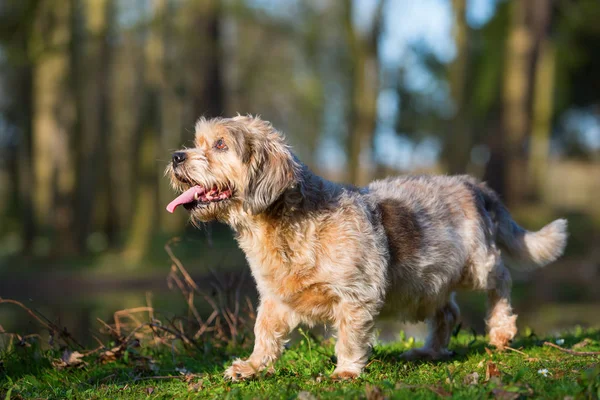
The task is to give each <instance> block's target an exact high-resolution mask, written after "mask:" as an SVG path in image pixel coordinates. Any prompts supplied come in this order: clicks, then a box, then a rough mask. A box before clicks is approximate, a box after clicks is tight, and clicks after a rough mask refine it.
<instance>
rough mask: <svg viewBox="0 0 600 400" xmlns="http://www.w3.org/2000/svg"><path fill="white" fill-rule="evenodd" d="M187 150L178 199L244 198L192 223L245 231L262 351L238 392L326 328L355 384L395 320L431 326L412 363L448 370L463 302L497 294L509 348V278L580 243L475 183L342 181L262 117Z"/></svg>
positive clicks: (219, 128) (216, 204) (495, 313)
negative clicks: (294, 339)
mask: <svg viewBox="0 0 600 400" xmlns="http://www.w3.org/2000/svg"><path fill="white" fill-rule="evenodd" d="M219 140H222V141H224V143H225V144H226V147H227V150H224V149H222V148H219V147H217V146H216V143H217V142H218V141H219ZM184 151H185V152H186V155H187V158H186V160H185V162H184V163H174V164H173V165H170V166H169V167H168V168H167V174H168V175H169V176H170V177H171V181H172V183H173V186H174V188H175V189H176V190H179V191H182V190H186V189H188V188H191V187H192V186H193V187H194V189H192V190H196V189H197V187H198V186H201V187H203V188H212V187H218V188H223V189H225V190H226V192H228V193H231V195H229V196H228V198H227V199H225V200H223V201H209V202H204V203H202V204H195V205H194V204H192V205H191V207H192V208H193V209H192V210H191V212H190V216H191V219H192V221H194V222H195V223H198V222H201V221H211V220H219V221H222V222H225V223H227V224H229V225H230V226H231V227H232V228H233V230H234V231H235V235H236V239H237V241H238V243H239V245H240V247H241V248H242V250H243V251H244V252H245V254H246V258H247V260H248V263H249V265H250V269H251V271H252V275H253V277H254V279H255V281H256V284H257V287H258V292H259V294H260V306H259V310H258V315H257V321H256V325H255V328H254V330H255V336H256V342H255V347H254V351H253V352H252V355H251V356H250V357H249V358H248V359H247V360H236V361H235V362H234V363H233V364H232V366H231V367H230V368H228V369H227V371H226V372H225V376H226V377H227V378H229V379H232V380H239V379H246V378H250V377H253V376H256V375H257V374H259V373H260V371H263V370H267V371H272V370H273V364H274V362H275V361H276V360H277V359H278V357H279V356H280V354H281V352H282V350H283V345H284V343H285V340H286V337H287V335H288V334H289V332H290V331H291V330H292V329H294V328H295V327H296V326H297V325H298V324H299V323H305V324H308V325H309V326H310V325H313V324H315V323H317V322H326V323H328V324H330V325H331V326H332V327H333V328H334V329H335V331H336V334H337V339H338V340H337V343H336V348H335V350H336V354H337V358H338V363H337V367H336V369H335V371H334V373H333V377H334V378H336V379H347V378H354V377H356V376H358V375H359V374H360V372H361V370H362V368H363V367H364V365H365V364H366V362H367V359H368V356H369V352H370V348H371V344H372V341H373V327H374V322H375V318H376V317H378V316H379V315H382V314H386V315H393V316H395V317H397V318H399V319H402V320H406V321H422V320H426V321H427V322H428V325H429V327H430V334H429V337H428V339H427V341H426V344H425V346H424V347H423V348H422V349H414V350H411V351H410V352H407V353H405V355H404V357H405V358H406V359H417V358H419V359H441V358H445V357H448V356H449V355H450V354H451V352H450V351H448V344H449V341H450V334H451V332H452V328H453V326H454V324H455V323H456V322H457V320H458V318H459V315H460V313H459V310H458V306H457V305H456V303H455V301H454V292H455V291H456V290H459V289H462V290H479V291H485V292H487V293H488V299H489V314H488V319H487V325H488V328H489V333H490V343H492V344H493V345H495V346H496V347H498V348H503V347H505V346H506V345H507V344H508V343H509V342H510V340H511V339H512V338H513V337H514V335H515V334H516V315H514V314H513V312H512V308H511V306H510V273H509V271H508V269H507V268H506V266H505V265H509V266H513V265H516V264H513V262H516V263H518V264H519V265H523V266H524V268H533V267H539V266H542V265H545V264H547V263H549V262H551V261H553V260H554V259H556V258H557V257H558V256H560V254H562V251H563V249H564V246H565V243H566V221H564V220H557V221H555V222H553V223H552V224H549V225H548V226H547V227H545V228H544V229H542V230H541V231H540V232H528V231H526V230H524V229H523V228H521V227H520V226H518V225H517V224H516V223H515V222H514V221H513V220H512V218H511V217H510V214H509V212H508V210H506V208H505V207H504V206H503V205H502V203H501V202H500V201H499V199H498V198H497V196H496V194H495V193H494V192H493V191H491V190H490V189H489V188H488V187H487V186H485V185H484V184H482V183H480V182H478V181H477V180H475V179H474V178H471V177H468V176H455V177H445V176H415V177H396V178H388V179H385V180H381V181H376V182H373V183H371V184H370V185H369V186H367V187H365V188H355V187H352V186H348V185H341V184H337V183H333V182H329V181H327V180H325V179H323V178H321V177H319V176H317V175H315V174H313V173H312V172H311V171H310V170H309V169H308V168H307V167H306V166H305V165H303V164H302V163H301V162H300V161H299V160H298V159H297V158H296V157H295V156H294V155H293V154H292V152H291V150H290V148H289V147H288V146H287V145H286V144H285V142H284V140H283V137H282V136H281V135H280V134H279V133H278V132H277V131H276V130H275V129H274V128H273V127H272V126H271V125H270V124H269V123H268V122H266V121H263V120H261V119H259V118H253V117H243V116H238V117H234V118H227V119H213V120H206V119H201V120H200V121H199V122H198V124H197V125H196V147H195V148H193V149H186V150H184ZM175 164H177V165H175Z"/></svg>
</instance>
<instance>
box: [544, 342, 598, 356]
mask: <svg viewBox="0 0 600 400" xmlns="http://www.w3.org/2000/svg"><path fill="white" fill-rule="evenodd" d="M544 346H550V347H554V348H555V349H558V350H560V351H562V352H563V353H567V354H571V355H573V356H599V355H600V351H575V350H570V349H565V348H564V347H560V346H558V345H556V344H554V343H550V342H544Z"/></svg>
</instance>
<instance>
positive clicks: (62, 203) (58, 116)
mask: <svg viewBox="0 0 600 400" xmlns="http://www.w3.org/2000/svg"><path fill="white" fill-rule="evenodd" d="M54 3H55V2H51V1H47V2H42V3H41V4H40V9H39V10H38V13H37V21H36V29H35V39H34V41H35V44H36V45H37V46H39V47H38V49H42V50H43V52H42V53H41V54H40V58H39V61H38V62H37V64H36V66H35V69H34V76H33V79H34V92H35V96H34V97H35V100H34V101H35V103H34V122H33V148H32V150H33V163H34V174H35V185H34V186H33V188H34V189H35V196H34V207H35V218H36V221H37V224H38V225H39V226H40V227H42V228H44V229H45V230H48V229H50V230H51V231H55V232H56V238H55V240H54V244H53V245H54V247H53V252H54V253H62V254H65V253H72V252H73V251H74V249H75V240H74V230H73V229H72V228H73V190H74V186H75V185H74V183H75V174H74V168H73V167H74V164H73V163H74V160H73V151H72V137H71V132H72V130H73V122H74V109H73V98H72V95H71V93H70V90H65V86H67V85H66V83H67V81H68V79H69V78H70V65H69V62H70V59H69V43H70V41H71V24H70V22H71V20H70V18H71V7H70V6H69V5H68V4H61V6H60V7H58V6H57V4H54Z"/></svg>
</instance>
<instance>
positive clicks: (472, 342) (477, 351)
mask: <svg viewBox="0 0 600 400" xmlns="http://www.w3.org/2000/svg"><path fill="white" fill-rule="evenodd" d="M557 339H560V340H561V341H560V346H561V347H563V348H566V349H570V348H571V347H572V346H573V345H575V344H577V343H579V342H581V341H582V340H583V339H590V340H592V341H594V342H596V343H598V342H600V330H586V331H584V330H580V329H576V330H575V331H570V332H569V331H567V332H563V333H561V335H560V338H559V337H554V338H553V337H549V336H544V337H539V336H537V335H536V334H535V333H531V334H529V335H528V336H526V337H517V338H516V339H515V340H514V341H513V342H512V343H511V344H510V347H511V348H512V349H515V350H518V351H521V352H525V353H526V352H527V350H532V349H540V348H542V347H544V342H552V343H554V342H555V340H557ZM416 347H420V345H419V346H408V345H405V346H402V345H395V346H378V347H375V348H374V349H373V355H372V356H371V359H372V360H378V361H379V362H383V363H401V364H406V365H415V366H418V365H422V364H426V363H427V364H445V363H453V362H455V361H459V362H464V361H466V360H467V359H469V357H472V356H476V355H483V354H485V353H487V352H489V351H493V352H496V351H497V350H496V349H495V347H494V346H492V345H490V344H489V343H488V342H487V340H486V338H485V337H483V336H477V335H474V334H472V335H469V334H466V333H461V334H460V335H453V338H452V340H451V342H450V350H451V351H453V353H454V354H453V355H452V356H451V357H449V358H445V359H441V360H434V361H431V360H423V361H419V360H417V361H407V360H404V359H403V358H402V354H403V353H405V352H406V351H408V350H411V349H412V348H416ZM505 351H506V352H510V351H511V350H510V349H509V350H505ZM554 351H560V350H557V349H554Z"/></svg>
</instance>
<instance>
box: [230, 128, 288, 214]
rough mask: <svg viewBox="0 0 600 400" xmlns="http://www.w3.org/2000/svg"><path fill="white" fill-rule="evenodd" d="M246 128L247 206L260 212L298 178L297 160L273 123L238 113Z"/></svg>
mask: <svg viewBox="0 0 600 400" xmlns="http://www.w3.org/2000/svg"><path fill="white" fill-rule="evenodd" d="M236 119H237V120H238V121H241V122H243V123H244V125H245V128H246V137H245V139H246V152H247V153H246V154H245V156H244V161H245V163H246V165H247V166H248V171H247V172H248V173H247V183H246V189H245V201H244V209H245V210H246V211H247V212H249V213H251V214H254V215H256V214H260V213H262V212H264V211H265V210H266V209H267V208H269V206H270V205H271V204H273V203H274V202H275V201H276V200H277V199H278V198H279V197H280V196H281V195H282V194H283V192H285V190H286V189H288V188H290V187H292V186H293V185H294V184H295V183H296V181H297V175H298V164H297V163H296V161H295V159H294V156H293V155H292V152H291V151H290V149H289V147H288V146H287V145H286V144H285V143H284V141H283V138H282V137H281V135H280V134H279V133H278V132H277V131H276V130H275V129H274V128H273V127H272V126H271V124H270V123H268V122H266V121H263V120H261V119H259V118H254V117H236Z"/></svg>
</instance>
